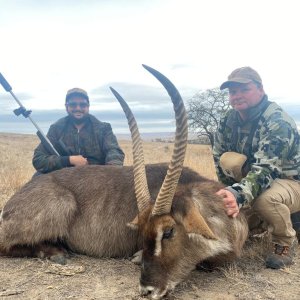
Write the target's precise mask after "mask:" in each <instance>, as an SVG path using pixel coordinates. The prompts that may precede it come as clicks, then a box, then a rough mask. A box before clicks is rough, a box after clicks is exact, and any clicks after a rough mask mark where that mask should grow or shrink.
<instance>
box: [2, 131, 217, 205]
mask: <svg viewBox="0 0 300 300" xmlns="http://www.w3.org/2000/svg"><path fill="white" fill-rule="evenodd" d="M38 143H39V140H38V138H37V137H36V136H35V135H21V134H5V133H0V165H1V169H0V208H1V207H2V206H3V205H4V203H5V202H6V201H7V200H8V199H9V197H10V196H11V195H12V194H14V193H15V192H16V191H17V190H18V189H19V188H20V187H21V186H22V185H23V184H25V183H26V182H27V181H29V180H30V178H31V176H32V175H33V173H34V168H33V167H32V164H31V160H32V154H33V150H34V148H35V147H36V146H37V145H38ZM120 145H121V147H122V149H123V150H124V152H125V155H126V157H125V163H124V164H125V165H132V151H131V142H130V141H120ZM143 148H144V154H145V162H146V163H157V162H169V161H170V160H171V155H172V149H173V144H171V143H156V142H145V143H144V144H143ZM185 166H188V167H190V168H192V169H193V170H195V171H197V172H198V173H200V174H201V175H203V176H206V177H208V178H211V179H216V174H215V170H214V165H213V161H212V153H211V148H210V147H209V146H205V145H188V150H187V155H186V159H185Z"/></svg>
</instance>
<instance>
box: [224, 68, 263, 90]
mask: <svg viewBox="0 0 300 300" xmlns="http://www.w3.org/2000/svg"><path fill="white" fill-rule="evenodd" d="M252 81H255V82H258V83H261V84H262V80H261V78H260V76H259V74H258V73H257V72H256V71H255V70H254V69H252V68H250V67H242V68H238V69H235V70H234V71H232V73H231V74H230V75H229V76H228V80H227V81H225V82H223V83H222V84H221V86H220V90H224V89H226V88H228V87H229V86H230V84H231V83H233V82H237V83H249V82H252Z"/></svg>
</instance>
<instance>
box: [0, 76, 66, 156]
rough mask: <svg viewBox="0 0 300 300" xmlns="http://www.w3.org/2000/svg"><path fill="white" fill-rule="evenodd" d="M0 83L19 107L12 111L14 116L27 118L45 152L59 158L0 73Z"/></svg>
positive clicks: (29, 112) (28, 111)
mask: <svg viewBox="0 0 300 300" xmlns="http://www.w3.org/2000/svg"><path fill="white" fill-rule="evenodd" d="M0 83H1V85H2V86H3V88H4V89H5V91H6V92H9V93H10V94H11V95H12V96H13V98H14V99H15V100H16V102H17V103H18V104H19V105H20V107H19V108H17V109H15V110H14V114H15V115H16V116H19V115H22V116H23V117H25V118H28V119H29V120H30V121H31V123H32V124H33V125H34V126H35V128H36V129H37V133H36V134H37V136H38V137H39V139H40V141H41V143H42V144H43V146H44V147H45V149H46V150H47V152H48V153H49V154H52V155H57V156H60V155H59V153H58V152H57V150H56V149H55V148H54V146H53V145H52V144H51V142H50V140H49V139H48V138H47V136H46V135H45V134H44V133H43V132H42V130H41V129H40V128H39V126H38V125H37V124H36V123H35V121H34V120H33V119H32V118H31V116H30V114H31V112H32V111H31V110H26V108H25V107H24V106H23V105H22V103H21V102H20V101H19V100H18V98H17V97H16V96H15V94H14V93H13V91H12V87H11V86H10V84H9V83H8V82H7V81H6V79H5V78H4V76H3V75H2V74H1V73H0Z"/></svg>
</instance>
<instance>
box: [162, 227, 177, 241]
mask: <svg viewBox="0 0 300 300" xmlns="http://www.w3.org/2000/svg"><path fill="white" fill-rule="evenodd" d="M173 236H174V230H173V228H169V229H166V230H165V231H164V234H163V236H162V239H170V238H172V237H173Z"/></svg>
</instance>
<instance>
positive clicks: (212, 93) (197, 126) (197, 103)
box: [188, 87, 230, 146]
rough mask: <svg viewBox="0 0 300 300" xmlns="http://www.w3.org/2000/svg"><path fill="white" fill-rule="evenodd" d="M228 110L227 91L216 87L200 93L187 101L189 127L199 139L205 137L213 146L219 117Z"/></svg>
mask: <svg viewBox="0 0 300 300" xmlns="http://www.w3.org/2000/svg"><path fill="white" fill-rule="evenodd" d="M229 108H230V106H229V102H228V92H227V90H225V91H224V90H223V91H221V90H220V89H219V88H218V87H217V88H213V89H207V90H205V91H200V92H198V93H197V94H195V95H194V96H193V97H192V98H191V99H190V100H189V101H188V115H189V127H190V128H191V129H192V130H193V131H194V132H196V133H197V136H198V137H199V138H200V137H207V138H208V139H209V141H210V143H211V145H212V146H213V145H214V133H215V131H216V129H217V127H218V125H219V120H220V117H221V115H222V114H224V113H225V112H226V111H227V110H228V109H229Z"/></svg>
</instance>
